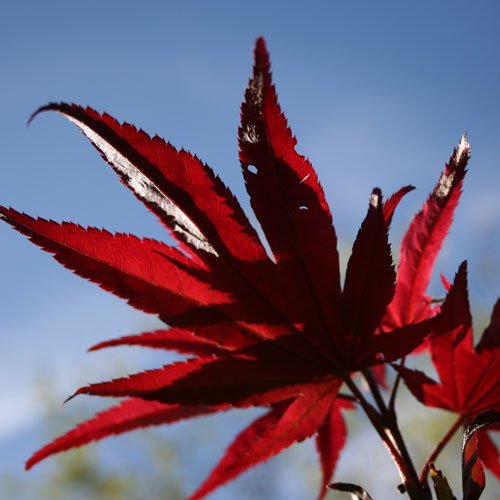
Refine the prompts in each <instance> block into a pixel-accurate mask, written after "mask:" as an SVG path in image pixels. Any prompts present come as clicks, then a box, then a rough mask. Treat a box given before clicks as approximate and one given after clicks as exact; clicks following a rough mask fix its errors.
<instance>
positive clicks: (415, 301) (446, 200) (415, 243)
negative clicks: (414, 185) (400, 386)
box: [381, 134, 470, 330]
mask: <svg viewBox="0 0 500 500" xmlns="http://www.w3.org/2000/svg"><path fill="white" fill-rule="evenodd" d="M469 158H470V146H469V143H468V141H467V139H466V136H465V134H464V135H463V136H462V139H461V141H460V143H459V144H458V146H457V147H456V148H455V149H454V150H453V153H452V155H451V157H450V160H449V161H448V163H447V164H446V165H445V168H444V170H443V171H442V172H441V174H440V176H439V180H438V182H437V184H436V185H435V187H434V189H433V190H432V192H431V193H430V194H429V196H428V198H427V200H426V202H425V203H424V205H423V206H422V208H421V210H420V211H419V212H418V213H417V214H416V215H415V217H414V218H413V220H412V222H411V224H410V226H409V227H408V230H407V231H406V233H405V235H404V237H403V240H402V242H401V248H400V254H399V262H398V271H397V282H396V290H395V293H394V297H393V299H392V301H391V303H390V305H389V307H388V308H387V311H386V314H385V316H384V319H383V321H382V325H381V328H382V329H383V330H393V329H394V328H398V327H401V326H403V325H405V324H408V323H412V322H416V321H421V320H423V319H425V318H429V317H431V316H433V315H435V314H436V312H437V310H436V309H437V308H433V307H432V305H431V299H430V297H428V296H427V295H426V290H427V287H428V285H429V281H430V279H431V275H432V269H433V267H434V263H435V261H436V258H437V255H438V253H439V250H440V249H441V246H442V244H443V241H444V239H445V237H446V235H447V234H448V231H449V229H450V226H451V223H452V221H453V214H454V212H455V209H456V207H457V205H458V202H459V200H460V195H461V191H462V185H463V180H464V177H465V174H466V172H467V170H466V167H467V162H468V160H469ZM389 201H390V200H388V203H389ZM388 203H387V204H388Z"/></svg>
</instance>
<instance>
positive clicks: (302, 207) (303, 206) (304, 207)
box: [299, 205, 309, 210]
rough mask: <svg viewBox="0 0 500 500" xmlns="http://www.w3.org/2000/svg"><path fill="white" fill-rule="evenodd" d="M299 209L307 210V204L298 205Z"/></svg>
mask: <svg viewBox="0 0 500 500" xmlns="http://www.w3.org/2000/svg"><path fill="white" fill-rule="evenodd" d="M299 210H309V207H308V206H307V205H300V207H299Z"/></svg>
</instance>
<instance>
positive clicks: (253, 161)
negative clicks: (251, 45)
mask: <svg viewBox="0 0 500 500" xmlns="http://www.w3.org/2000/svg"><path fill="white" fill-rule="evenodd" d="M296 142H297V141H296V139H295V137H293V135H292V133H291V131H290V129H289V127H288V124H287V121H286V118H285V117H284V115H283V113H282V112H281V109H280V107H279V104H278V100H277V96H276V91H275V88H274V86H273V84H272V81H271V73H270V63H269V55H268V53H267V50H266V46H265V43H264V40H263V39H259V40H258V41H257V45H256V48H255V66H254V71H253V77H252V79H251V80H250V83H249V85H248V87H247V90H246V93H245V102H244V103H243V105H242V108H241V126H240V129H239V145H240V161H241V164H242V167H243V175H244V177H245V183H246V188H247V191H248V193H249V195H250V201H251V204H252V208H253V210H254V212H255V214H256V216H257V218H258V220H259V222H260V224H261V226H262V229H263V230H264V233H265V235H266V237H267V240H268V242H269V245H270V246H271V249H272V251H273V254H274V256H275V259H276V262H277V263H278V265H279V267H280V269H281V271H282V273H283V274H284V276H285V277H286V279H287V281H288V283H290V284H291V283H293V286H291V288H290V289H287V290H286V293H287V294H288V295H290V297H289V301H292V303H293V305H294V307H295V308H296V309H297V310H298V311H304V312H303V316H305V317H306V318H307V319H306V321H309V322H311V321H314V325H313V327H312V328H310V330H309V331H308V332H306V334H307V335H309V336H310V337H311V338H312V339H313V340H312V341H313V342H314V343H315V345H317V346H319V347H321V348H322V349H324V351H325V352H328V351H329V349H331V346H330V343H329V342H328V338H329V334H328V331H327V330H326V329H327V328H328V327H330V328H332V327H334V326H335V325H336V312H337V311H336V305H337V304H338V301H339V298H340V273H339V262H338V253H337V237H336V235H335V231H334V229H333V225H332V217H331V214H330V210H329V208H328V204H327V202H326V200H325V197H324V193H323V189H322V188H321V186H320V184H319V182H318V180H317V176H316V173H315V171H314V169H313V168H312V165H311V164H310V163H309V161H308V160H306V159H305V158H304V157H303V156H301V155H299V154H298V153H297V152H296V151H295V145H296ZM318 315H319V319H318Z"/></svg>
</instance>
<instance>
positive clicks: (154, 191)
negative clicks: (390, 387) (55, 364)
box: [0, 39, 436, 499]
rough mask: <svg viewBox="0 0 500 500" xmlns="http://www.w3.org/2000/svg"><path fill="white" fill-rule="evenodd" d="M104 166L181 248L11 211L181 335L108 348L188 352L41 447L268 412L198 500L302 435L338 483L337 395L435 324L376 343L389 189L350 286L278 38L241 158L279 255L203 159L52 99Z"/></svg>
mask: <svg viewBox="0 0 500 500" xmlns="http://www.w3.org/2000/svg"><path fill="white" fill-rule="evenodd" d="M42 111H56V112H58V113H60V114H62V115H64V116H65V117H66V118H68V119H69V120H70V121H72V122H73V123H75V124H76V125H77V127H78V128H79V129H80V130H81V131H82V132H83V133H84V134H85V135H86V136H87V137H88V138H89V139H90V141H91V142H92V144H93V145H94V147H95V148H96V149H97V150H98V151H99V152H100V154H101V155H102V157H103V158H104V159H105V160H106V161H107V162H108V163H109V165H110V166H111V167H112V168H113V169H114V170H115V172H116V173H117V174H118V175H119V176H120V178H121V180H122V182H123V183H124V184H125V185H126V186H127V187H128V188H129V189H131V190H132V192H133V193H134V195H135V196H136V197H137V198H138V199H140V200H141V201H142V202H143V203H144V204H145V205H146V206H147V207H148V208H149V209H150V210H151V211H152V212H153V213H154V214H155V215H156V216H158V217H159V219H160V221H161V222H162V223H163V224H164V225H165V226H166V228H168V229H169V230H170V231H171V234H172V235H173V236H174V237H175V238H176V239H177V241H178V243H179V245H178V247H173V246H169V245H167V244H165V243H163V242H159V241H154V240H151V239H139V238H137V237H135V236H131V235H128V234H111V233H109V232H107V231H103V230H99V229H96V228H87V229H84V228H82V227H81V226H79V225H76V224H73V223H70V222H63V223H61V224H58V223H56V222H53V221H48V220H44V219H40V218H38V219H34V218H31V217H30V216H28V215H25V214H22V213H19V212H17V211H15V210H13V209H10V208H3V207H2V208H0V214H1V216H2V218H3V219H4V220H5V221H7V222H8V223H9V224H11V225H12V226H13V227H14V228H16V229H17V230H18V231H20V232H21V233H24V234H25V235H27V236H28V237H29V238H30V240H31V241H32V242H33V243H35V244H37V245H39V246H40V247H42V248H43V249H44V250H46V251H48V252H50V253H52V254H53V255H54V257H55V259H56V260H57V261H59V262H60V263H61V264H63V265H64V266H65V267H67V268H69V269H71V270H72V271H74V272H75V273H77V274H78V275H80V276H82V277H84V278H87V279H89V280H91V281H93V282H95V283H97V284H98V285H99V286H101V287H102V288H104V289H106V290H108V291H110V292H112V293H114V294H116V295H118V296H120V297H122V298H124V299H126V300H127V301H128V302H129V303H130V305H132V306H134V307H136V308H138V309H141V310H143V311H145V312H148V313H152V314H156V315H158V317H159V318H160V319H161V320H163V321H164V322H165V323H167V324H168V325H170V326H171V328H170V329H162V330H157V331H154V332H148V333H143V334H140V335H135V336H129V337H124V338H122V339H118V340H114V341H109V342H106V343H103V344H100V345H99V346H95V347H94V348H100V347H104V346H110V345H119V344H134V345H144V346H150V347H155V348H164V349H176V350H178V351H180V352H182V353H185V354H188V355H190V356H191V357H189V358H188V359H187V360H185V361H183V362H177V363H174V364H171V365H167V366H164V367H162V368H159V369H157V370H150V371H146V372H143V373H138V374H135V375H131V376H129V377H126V378H121V379H116V380H112V381H109V382H103V383H97V384H92V385H89V386H87V387H83V388H81V389H79V390H78V391H77V394H82V393H85V394H90V395H98V396H111V397H120V398H127V399H125V401H124V402H121V403H120V404H119V405H118V406H115V407H112V408H111V409H109V410H107V411H105V412H103V413H100V414H98V415H97V416H96V417H94V418H93V419H91V420H89V421H87V422H85V423H83V424H80V425H79V426H77V427H76V428H75V429H73V430H71V431H70V432H69V433H67V434H65V435H64V436H62V437H60V438H58V439H56V440H55V441H53V442H52V443H51V444H49V445H47V446H45V447H44V448H42V449H41V450H40V451H39V452H37V453H36V454H35V455H34V456H33V457H32V458H31V459H30V460H29V461H28V463H27V467H31V466H33V465H34V464H35V463H37V462H38V461H40V460H41V459H43V458H45V457H47V456H49V455H52V454H54V453H57V452H60V451H63V450H66V449H69V448H72V447H75V446H80V445H82V444H85V443H88V442H89V441H92V440H97V439H101V438H103V437H106V436H109V435H111V434H118V433H122V432H126V431H129V430H132V429H135V428H138V427H144V426H150V425H158V424H161V423H171V422H175V421H178V420H180V419H185V418H192V417H195V416H198V415H205V414H208V413H213V412H218V411H223V410H226V409H228V408H233V407H239V408H245V407H250V406H260V407H265V408H266V413H264V414H263V415H262V416H261V417H259V418H258V419H257V420H256V421H254V422H253V423H252V424H250V426H248V427H247V428H246V429H245V430H243V431H242V433H241V434H239V436H237V437H236V439H235V441H234V442H233V444H231V445H230V446H229V448H228V450H227V452H226V454H225V455H224V456H223V458H222V459H221V461H220V462H219V464H218V465H217V466H216V467H215V469H214V470H213V472H212V474H211V475H210V476H209V477H208V479H207V480H206V481H205V482H204V483H203V484H202V485H201V486H200V487H199V489H198V490H197V491H196V492H195V493H194V494H193V495H192V497H191V498H193V499H195V498H201V497H203V496H205V495H206V494H208V493H209V492H210V491H212V490H213V489H214V488H216V487H218V486H220V485H221V484H223V483H225V482H227V481H229V480H231V479H233V478H235V477H236V476H238V475H239V474H241V473H242V472H244V471H245V470H247V469H248V468H249V467H252V466H254V465H256V464H258V463H259V462H262V461H264V460H266V459H268V458H270V457H271V456H273V455H276V454H277V453H279V452H280V451H282V450H284V449H285V448H287V447H288V446H290V445H292V444H293V443H295V442H298V441H302V440H304V439H306V438H308V437H310V436H313V435H315V436H317V447H318V450H319V454H320V458H321V465H322V471H323V476H324V477H323V481H322V484H323V488H322V490H321V491H320V494H319V496H320V497H322V496H323V495H324V493H325V492H326V489H325V488H324V487H325V486H326V485H327V484H328V482H329V481H330V478H331V476H332V474H333V471H334V468H335V464H336V461H337V458H338V455H339V452H340V449H341V448H342V446H343V444H344V440H345V424H344V423H343V420H342V416H341V413H340V411H341V407H342V400H339V399H338V398H337V395H338V392H339V389H340V386H341V384H342V383H343V381H348V380H349V377H350V373H351V372H354V371H356V370H360V369H364V368H368V367H372V366H375V365H378V364H381V363H384V362H391V361H394V360H396V359H398V358H401V357H402V356H405V355H407V354H408V353H409V352H411V351H412V350H413V349H415V348H416V347H417V346H419V345H420V344H421V342H422V341H423V339H424V338H425V337H426V336H427V335H429V333H430V332H431V330H432V329H433V328H434V326H435V323H436V321H435V318H431V319H425V320H423V321H421V322H409V323H408V324H400V325H398V328H395V329H393V330H391V331H386V332H383V333H378V334H376V330H377V327H378V326H379V324H380V322H381V320H382V319H383V318H384V317H385V315H386V314H387V312H386V309H387V306H388V305H389V303H390V302H391V300H392V298H393V295H394V287H395V278H396V275H395V271H394V268H393V264H392V257H391V251H390V247H389V244H388V240H387V226H388V221H389V220H390V218H391V217H392V213H393V211H394V208H395V206H396V205H397V203H398V201H399V199H400V197H401V196H402V194H404V193H402V194H401V193H400V194H398V195H396V197H395V198H391V201H390V203H389V204H386V205H384V204H383V200H382V194H381V192H380V190H379V189H375V190H374V191H373V193H372V195H371V198H370V202H369V208H368V212H367V215H366V217H365V219H364V221H363V223H362V225H361V228H360V230H359V232H358V235H357V238H356V240H355V242H354V245H353V250H352V255H351V257H350V259H349V262H348V266H347V272H346V278H345V283H344V287H343V290H342V289H341V286H340V273H339V259H338V252H337V238H336V235H335V231H334V228H333V225H332V216H331V213H330V210H329V208H328V204H327V202H326V200H325V197H324V193H323V190H322V188H321V186H320V184H319V182H318V180H317V176H316V173H315V172H314V170H313V168H312V166H311V164H310V163H309V161H308V160H307V159H305V158H304V157H302V156H300V155H299V154H298V153H297V152H296V150H295V145H296V140H295V138H294V137H293V135H292V133H291V131H290V129H289V128H288V125H287V121H286V119H285V117H284V115H283V114H282V112H281V109H280V107H279V105H278V101H277V96H276V91H275V88H274V86H273V84H272V82H271V73H270V65H269V57H268V53H267V51H266V47H265V44H264V41H263V40H262V39H259V40H258V41H257V45H256V49H255V66H254V70H253V76H252V78H251V80H250V83H249V85H248V88H247V90H246V93H245V101H244V103H243V105H242V109H241V126H240V128H239V146H240V161H241V166H242V169H243V176H244V179H245V184H246V188H247V191H248V194H249V196H250V200H251V205H252V208H253V210H254V212H255V214H256V216H257V219H258V221H259V223H260V225H261V227H262V229H263V232H264V234H265V236H266V238H267V241H268V243H269V247H270V248H271V251H272V258H270V257H269V256H268V254H267V252H266V250H265V247H264V245H263V244H262V242H261V241H260V239H259V236H258V234H257V232H256V230H255V229H254V228H253V227H252V226H251V224H250V223H249V221H248V219H247V217H246V215H245V213H244V212H243V210H242V209H241V207H240V205H239V204H238V201H237V200H236V198H235V197H234V196H233V194H232V193H231V192H230V191H229V189H228V188H227V187H226V186H225V185H224V184H223V183H222V181H221V180H220V179H219V177H217V176H216V175H215V174H214V173H213V171H212V170H211V169H210V168H209V167H208V166H207V165H205V164H204V163H202V162H201V161H200V160H199V159H198V158H197V157H195V156H192V155H191V154H189V153H188V152H186V151H184V150H176V149H175V148H174V147H173V146H172V145H170V144H169V143H167V142H165V141H164V140H163V139H161V138H159V137H158V136H154V137H150V136H149V135H147V134H146V133H145V132H143V131H142V130H138V129H136V128H135V127H134V126H132V125H130V124H128V123H123V124H120V123H118V122H117V121H116V120H115V119H114V118H112V117H111V116H109V115H107V114H99V113H97V112H96V111H94V110H93V109H91V108H82V107H80V106H77V105H73V104H64V103H60V104H55V103H52V104H49V105H47V106H44V107H42V108H40V109H39V110H38V111H37V112H36V113H35V115H36V114H38V113H40V112H42Z"/></svg>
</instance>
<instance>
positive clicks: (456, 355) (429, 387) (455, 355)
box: [399, 263, 500, 477]
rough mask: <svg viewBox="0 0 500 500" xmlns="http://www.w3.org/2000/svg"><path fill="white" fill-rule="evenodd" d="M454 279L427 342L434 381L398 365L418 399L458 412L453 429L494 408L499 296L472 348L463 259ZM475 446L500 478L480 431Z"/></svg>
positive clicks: (499, 367) (498, 393) (494, 454)
mask: <svg viewBox="0 0 500 500" xmlns="http://www.w3.org/2000/svg"><path fill="white" fill-rule="evenodd" d="M455 283H456V284H455V286H454V287H453V289H452V291H451V292H450V295H453V296H454V300H450V301H447V302H446V303H445V304H444V305H443V310H442V317H441V321H440V324H439V327H438V328H437V329H438V330H441V331H440V334H439V335H436V336H432V337H431V339H430V340H429V343H430V352H431V357H432V362H433V364H434V366H435V368H436V372H437V374H438V376H439V382H436V381H435V380H433V379H431V378H429V377H428V376H427V375H425V374H424V373H422V372H421V371H417V370H410V369H407V368H399V370H400V372H401V374H402V376H403V378H404V380H405V382H406V384H407V386H408V387H409V389H410V390H411V392H412V393H413V394H414V395H415V396H416V397H417V399H419V400H420V401H421V402H422V403H424V404H425V405H427V406H433V407H436V408H442V409H445V410H449V411H452V412H455V413H457V414H458V416H459V418H458V420H457V422H456V423H455V425H454V427H453V428H452V429H454V430H456V429H457V428H458V427H459V426H460V424H463V425H464V426H467V425H468V424H470V423H471V422H472V421H473V420H474V418H475V417H476V416H477V415H478V414H480V413H481V412H483V411H486V410H496V411H500V390H499V389H500V378H499V374H500V353H499V349H498V348H499V347H500V300H498V301H497V302H496V304H495V307H494V308H493V313H492V315H491V321H490V324H489V326H488V327H487V328H486V330H485V331H484V332H483V335H482V337H481V340H480V341H479V343H478V344H477V345H476V346H475V347H474V338H473V331H472V320H471V314H470V308H469V299H468V293H467V267H466V264H465V263H464V264H462V266H461V267H460V269H459V271H458V274H457V278H456V280H455ZM456 325H460V326H456ZM449 437H451V435H450V436H449ZM478 450H479V458H480V459H481V461H482V462H483V463H484V465H485V466H486V467H488V468H489V469H490V470H491V471H492V472H493V473H494V474H495V475H496V476H497V477H500V462H499V453H498V450H497V449H496V447H495V445H494V443H493V441H492V440H491V439H490V438H489V436H488V434H487V432H486V431H483V430H481V431H479V432H478Z"/></svg>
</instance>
